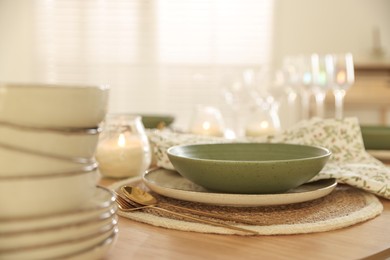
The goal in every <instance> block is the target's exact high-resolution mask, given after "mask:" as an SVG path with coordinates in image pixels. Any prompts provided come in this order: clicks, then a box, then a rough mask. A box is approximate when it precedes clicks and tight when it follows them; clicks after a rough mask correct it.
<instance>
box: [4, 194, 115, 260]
mask: <svg viewBox="0 0 390 260" xmlns="http://www.w3.org/2000/svg"><path fill="white" fill-rule="evenodd" d="M93 197H94V198H93V199H92V200H91V201H89V202H88V203H85V204H84V205H82V206H80V207H78V208H77V209H73V210H69V211H66V212H63V213H56V214H49V215H42V216H33V217H24V218H22V217H21V218H9V219H1V220H0V258H1V259H58V258H61V259H62V258H71V259H83V260H84V259H99V258H101V257H102V256H104V255H105V254H106V253H107V251H108V250H109V248H110V247H111V245H112V244H113V243H114V242H115V239H116V236H117V233H118V227H117V216H116V210H117V208H116V204H115V197H114V195H113V194H112V193H111V192H110V191H108V190H106V189H104V188H96V189H95V194H94V196H93ZM21 206H22V205H21Z"/></svg>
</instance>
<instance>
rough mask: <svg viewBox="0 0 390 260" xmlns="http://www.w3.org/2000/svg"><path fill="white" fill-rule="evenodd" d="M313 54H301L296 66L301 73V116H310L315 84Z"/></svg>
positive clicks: (299, 73) (306, 117)
mask: <svg viewBox="0 0 390 260" xmlns="http://www.w3.org/2000/svg"><path fill="white" fill-rule="evenodd" d="M312 63H313V55H300V56H297V58H296V66H297V70H298V75H299V83H300V84H299V96H300V97H301V103H302V110H301V117H302V119H304V120H306V119H309V118H310V98H311V96H312V93H313V92H312V86H313V67H312Z"/></svg>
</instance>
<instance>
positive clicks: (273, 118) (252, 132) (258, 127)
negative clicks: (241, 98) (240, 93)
mask: <svg viewBox="0 0 390 260" xmlns="http://www.w3.org/2000/svg"><path fill="white" fill-rule="evenodd" d="M279 131H280V119H279V115H278V110H277V104H275V103H273V102H270V103H269V102H266V103H263V104H262V105H260V106H258V107H256V110H255V111H254V113H252V115H251V116H250V117H249V119H248V122H247V124H246V127H245V136H248V137H260V136H268V135H274V134H276V133H277V132H279Z"/></svg>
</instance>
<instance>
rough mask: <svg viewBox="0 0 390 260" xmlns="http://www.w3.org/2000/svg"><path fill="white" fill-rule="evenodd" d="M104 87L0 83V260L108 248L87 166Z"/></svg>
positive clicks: (95, 176) (113, 224)
mask: <svg viewBox="0 0 390 260" xmlns="http://www.w3.org/2000/svg"><path fill="white" fill-rule="evenodd" d="M108 92H109V89H108V87H106V86H65V85H42V84H35V85H34V84H14V83H12V84H0V104H1V105H0V209H1V210H0V258H1V259H26V258H28V259H31V258H40V259H45V258H62V257H74V258H78V257H80V259H85V258H90V257H91V258H96V257H99V256H100V255H102V254H104V253H105V252H106V251H107V250H108V248H109V247H110V245H112V243H113V242H114V241H115V237H116V234H117V232H118V229H117V217H116V206H115V203H114V201H115V197H114V195H113V194H112V193H111V192H110V191H108V190H105V189H103V188H101V187H97V183H98V180H99V173H98V171H97V166H98V165H97V163H96V161H95V159H94V156H95V151H96V147H97V143H98V137H99V134H100V132H101V130H100V128H99V125H100V123H101V122H102V121H103V119H104V117H105V115H106V109H107V103H108Z"/></svg>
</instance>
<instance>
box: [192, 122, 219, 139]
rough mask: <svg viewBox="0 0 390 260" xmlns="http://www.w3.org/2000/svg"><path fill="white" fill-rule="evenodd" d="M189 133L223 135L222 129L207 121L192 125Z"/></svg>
mask: <svg viewBox="0 0 390 260" xmlns="http://www.w3.org/2000/svg"><path fill="white" fill-rule="evenodd" d="M191 133H193V134H198V135H208V136H223V131H222V129H221V128H220V127H219V126H217V125H214V124H212V123H211V122H209V121H204V122H202V123H200V124H199V125H195V126H193V127H192V129H191Z"/></svg>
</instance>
